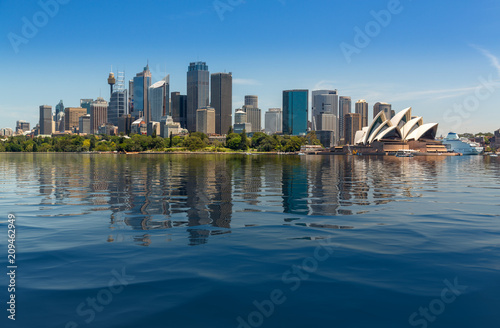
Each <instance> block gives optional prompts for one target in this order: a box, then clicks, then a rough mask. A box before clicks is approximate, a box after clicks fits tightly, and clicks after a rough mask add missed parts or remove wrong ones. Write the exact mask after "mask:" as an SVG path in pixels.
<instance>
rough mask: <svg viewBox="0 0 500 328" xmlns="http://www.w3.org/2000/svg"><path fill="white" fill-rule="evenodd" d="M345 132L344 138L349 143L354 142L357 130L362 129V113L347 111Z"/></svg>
mask: <svg viewBox="0 0 500 328" xmlns="http://www.w3.org/2000/svg"><path fill="white" fill-rule="evenodd" d="M344 122H345V134H344V139H345V143H346V144H347V145H353V144H354V141H355V140H354V137H355V135H356V132H357V131H359V130H361V114H358V113H347V114H345V116H344Z"/></svg>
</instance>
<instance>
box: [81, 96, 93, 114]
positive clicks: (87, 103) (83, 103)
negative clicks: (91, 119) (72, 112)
mask: <svg viewBox="0 0 500 328" xmlns="http://www.w3.org/2000/svg"><path fill="white" fill-rule="evenodd" d="M93 101H94V99H80V107H81V108H85V109H86V110H87V114H90V104H92V102H93Z"/></svg>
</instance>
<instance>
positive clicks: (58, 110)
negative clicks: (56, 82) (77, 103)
mask: <svg viewBox="0 0 500 328" xmlns="http://www.w3.org/2000/svg"><path fill="white" fill-rule="evenodd" d="M59 113H64V103H63V101H62V100H60V101H59V103H58V104H57V105H56V118H57V116H58V114H59Z"/></svg>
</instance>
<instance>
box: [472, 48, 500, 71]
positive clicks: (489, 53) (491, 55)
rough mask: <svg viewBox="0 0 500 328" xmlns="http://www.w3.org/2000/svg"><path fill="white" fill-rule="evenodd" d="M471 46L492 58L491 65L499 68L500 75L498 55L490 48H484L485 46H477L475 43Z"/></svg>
mask: <svg viewBox="0 0 500 328" xmlns="http://www.w3.org/2000/svg"><path fill="white" fill-rule="evenodd" d="M470 46H471V47H473V48H474V49H476V50H478V51H480V52H481V53H482V54H483V55H484V56H486V57H487V58H488V59H489V60H490V63H491V66H493V67H494V68H495V69H496V70H497V72H498V75H500V61H499V60H498V57H496V56H495V55H493V54H492V53H491V52H489V51H488V50H486V49H483V48H481V47H479V46H476V45H474V44H471V45H470Z"/></svg>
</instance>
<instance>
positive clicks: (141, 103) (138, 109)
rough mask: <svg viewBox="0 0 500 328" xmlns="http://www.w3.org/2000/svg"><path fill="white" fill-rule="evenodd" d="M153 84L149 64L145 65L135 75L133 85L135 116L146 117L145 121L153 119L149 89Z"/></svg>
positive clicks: (133, 113)
mask: <svg viewBox="0 0 500 328" xmlns="http://www.w3.org/2000/svg"><path fill="white" fill-rule="evenodd" d="M150 86H151V72H150V71H149V64H148V65H147V66H146V67H144V70H143V71H142V72H140V73H137V74H136V76H135V77H134V80H133V83H132V87H133V94H132V95H133V98H132V103H133V112H132V111H131V114H132V116H133V117H137V118H138V117H144V120H145V122H146V123H147V122H149V121H151V112H150V110H149V99H148V94H149V93H148V91H149V87H150Z"/></svg>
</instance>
